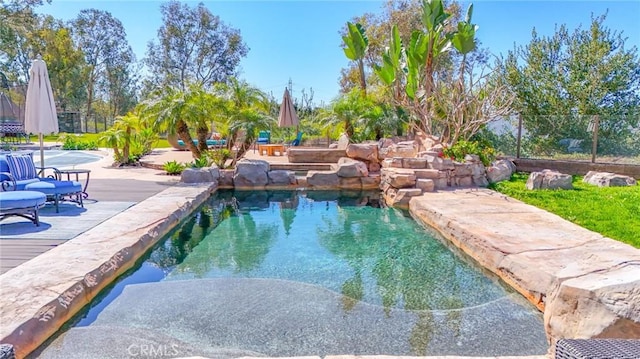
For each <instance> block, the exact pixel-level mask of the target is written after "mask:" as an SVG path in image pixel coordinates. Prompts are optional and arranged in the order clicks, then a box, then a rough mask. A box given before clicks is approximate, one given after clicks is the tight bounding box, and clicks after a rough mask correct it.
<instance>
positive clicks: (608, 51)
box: [503, 14, 640, 150]
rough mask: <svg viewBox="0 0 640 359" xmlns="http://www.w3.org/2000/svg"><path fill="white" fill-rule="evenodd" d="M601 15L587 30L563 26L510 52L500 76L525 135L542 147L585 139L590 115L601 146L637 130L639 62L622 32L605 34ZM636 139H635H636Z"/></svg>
mask: <svg viewBox="0 0 640 359" xmlns="http://www.w3.org/2000/svg"><path fill="white" fill-rule="evenodd" d="M605 20H606V14H605V15H602V16H598V17H592V19H591V24H590V26H589V28H587V29H582V28H580V27H579V28H577V29H576V30H575V31H573V32H572V33H570V32H569V30H568V29H567V27H566V26H565V25H561V26H560V27H558V28H557V29H556V32H555V33H554V34H553V35H552V36H548V37H545V36H543V37H540V36H539V35H538V34H537V32H536V31H535V29H534V30H533V31H532V39H531V42H530V43H529V44H528V45H526V46H520V47H517V48H515V49H514V50H513V51H510V52H509V53H508V55H507V57H506V59H505V60H504V63H503V66H504V67H503V71H504V78H505V79H506V81H507V82H508V84H509V86H510V87H511V88H512V90H513V91H514V93H515V94H516V96H517V97H516V109H517V110H518V111H519V112H520V113H521V114H522V116H523V118H524V123H525V127H526V129H527V132H528V137H529V138H531V139H532V140H534V141H538V142H540V143H539V146H540V147H541V148H543V147H547V148H554V147H557V146H558V141H559V140H560V139H563V138H575V139H585V140H587V141H589V139H590V137H591V135H590V133H588V129H589V126H588V124H589V122H590V120H591V118H592V116H593V115H599V116H600V120H601V127H600V134H601V139H602V142H601V147H603V146H604V147H607V146H609V147H611V148H610V150H614V149H615V147H617V146H618V145H620V144H621V143H623V142H624V140H625V139H626V138H629V136H632V133H631V128H632V127H634V126H638V123H637V121H638V110H639V106H640V60H639V58H638V49H637V48H636V47H632V48H626V47H625V38H624V37H623V36H622V34H621V33H618V32H614V31H611V30H609V29H608V28H607V27H606V26H605V24H604V22H605ZM636 141H637V139H636Z"/></svg>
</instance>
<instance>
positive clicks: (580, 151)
mask: <svg viewBox="0 0 640 359" xmlns="http://www.w3.org/2000/svg"><path fill="white" fill-rule="evenodd" d="M485 136H486V137H487V138H488V139H489V140H490V141H491V143H492V144H493V146H494V147H495V148H496V150H497V151H498V152H499V153H500V154H502V155H504V156H509V157H514V158H529V159H556V160H574V161H589V162H593V163H619V164H635V165H640V118H638V117H637V116H633V117H632V116H600V115H593V116H538V117H534V118H525V117H524V116H519V115H513V116H510V117H508V118H503V119H501V120H498V121H494V122H491V123H490V124H489V125H488V126H487V130H486V131H485Z"/></svg>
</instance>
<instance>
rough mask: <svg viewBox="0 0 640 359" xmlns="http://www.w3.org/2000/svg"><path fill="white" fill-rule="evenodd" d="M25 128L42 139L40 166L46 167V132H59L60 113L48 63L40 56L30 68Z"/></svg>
mask: <svg viewBox="0 0 640 359" xmlns="http://www.w3.org/2000/svg"><path fill="white" fill-rule="evenodd" d="M24 129H25V132H27V133H37V134H38V138H39V140H40V166H41V167H44V145H43V136H44V135H45V134H51V133H58V114H57V112H56V103H55V101H54V99H53V90H52V89H51V82H50V81H49V72H48V71H47V64H45V62H44V61H42V59H41V58H40V57H39V56H38V58H37V59H35V60H33V63H32V64H31V68H30V69H29V85H28V87H27V98H26V101H25V109H24Z"/></svg>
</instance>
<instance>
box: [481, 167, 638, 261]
mask: <svg viewBox="0 0 640 359" xmlns="http://www.w3.org/2000/svg"><path fill="white" fill-rule="evenodd" d="M527 178H528V174H521V173H518V174H515V175H514V176H513V177H512V179H511V181H504V182H500V183H497V184H496V185H494V186H492V187H493V189H495V190H497V191H498V192H501V193H504V194H506V195H508V196H511V197H513V198H517V199H519V200H521V201H523V202H525V203H528V204H531V205H534V206H536V207H539V208H543V209H545V210H547V211H549V212H552V213H555V214H557V215H559V216H560V217H562V218H564V219H567V220H569V221H571V222H573V223H576V224H578V225H580V226H582V227H585V228H587V229H590V230H592V231H594V232H598V233H601V234H602V235H604V236H606V237H609V238H613V239H617V240H619V241H621V242H625V243H628V244H631V245H632V246H634V247H636V248H640V185H638V186H633V187H597V186H592V185H588V184H584V183H582V177H579V176H574V178H573V186H574V190H569V191H566V190H537V191H530V190H527V189H526V188H525V183H526V182H527Z"/></svg>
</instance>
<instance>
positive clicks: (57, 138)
mask: <svg viewBox="0 0 640 359" xmlns="http://www.w3.org/2000/svg"><path fill="white" fill-rule="evenodd" d="M63 136H77V137H78V140H79V141H83V142H90V141H92V142H96V143H97V144H98V146H100V147H107V146H106V145H105V144H104V143H102V142H101V141H100V137H102V136H103V134H102V133H82V134H62V133H61V134H58V135H48V136H44V141H45V142H56V143H59V144H62V143H63V142H64V140H63V138H62V137H63ZM31 141H33V142H34V143H37V142H38V137H37V136H36V137H35V140H34V139H33V136H31ZM169 147H171V144H169V142H167V139H166V138H159V139H158V140H157V141H156V142H155V143H154V146H153V148H169Z"/></svg>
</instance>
